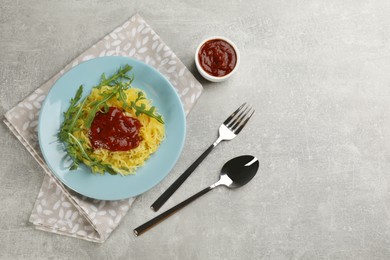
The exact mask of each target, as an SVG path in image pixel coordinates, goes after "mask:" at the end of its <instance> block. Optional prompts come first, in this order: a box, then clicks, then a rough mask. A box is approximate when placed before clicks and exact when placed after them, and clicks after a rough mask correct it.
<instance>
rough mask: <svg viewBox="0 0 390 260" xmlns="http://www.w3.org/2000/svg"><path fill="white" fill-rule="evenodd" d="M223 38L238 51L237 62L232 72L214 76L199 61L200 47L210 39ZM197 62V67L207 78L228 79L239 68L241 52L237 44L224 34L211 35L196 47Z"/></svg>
mask: <svg viewBox="0 0 390 260" xmlns="http://www.w3.org/2000/svg"><path fill="white" fill-rule="evenodd" d="M218 39H219V40H223V41H225V42H227V43H228V44H230V45H231V46H232V47H233V49H234V51H235V53H236V59H237V60H236V64H235V65H234V68H233V70H232V71H231V72H229V73H228V74H226V75H224V76H222V77H218V76H213V75H210V74H209V73H208V72H206V71H205V70H204V69H203V68H202V66H201V65H200V63H199V55H198V54H199V50H200V48H201V47H202V46H203V45H204V44H205V43H206V42H208V41H210V40H218ZM195 64H196V67H197V69H198V70H199V72H200V74H201V75H202V76H203V77H205V78H206V79H210V80H212V81H223V80H224V79H227V78H229V77H230V76H232V75H233V74H234V73H235V72H236V71H237V69H238V67H239V65H240V52H239V51H238V48H237V46H236V45H235V44H234V42H232V41H231V40H230V39H228V38H226V37H224V36H211V37H207V38H206V39H204V40H203V41H202V42H201V43H200V44H199V45H198V47H197V48H196V51H195Z"/></svg>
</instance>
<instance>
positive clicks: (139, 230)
mask: <svg viewBox="0 0 390 260" xmlns="http://www.w3.org/2000/svg"><path fill="white" fill-rule="evenodd" d="M215 187H216V186H215V185H211V186H210V187H207V188H205V189H203V190H202V191H200V192H198V193H196V194H195V195H192V196H191V197H189V198H188V199H186V200H184V201H182V202H180V203H179V204H177V205H176V206H174V207H172V208H170V209H168V210H167V211H165V212H164V213H161V214H160V215H158V216H157V217H155V218H153V219H151V220H149V221H148V222H146V223H145V224H143V225H141V226H139V227H137V228H136V229H134V234H135V235H136V236H139V235H142V234H143V233H144V232H146V231H147V230H149V229H150V228H152V227H154V226H155V225H157V224H159V223H160V222H162V221H163V220H165V219H167V218H168V217H170V216H171V215H173V214H174V213H176V212H177V211H179V210H180V209H182V208H184V207H185V206H187V205H188V204H190V203H191V202H192V201H194V200H196V199H197V198H199V197H200V196H202V195H204V194H206V193H207V192H209V191H211V190H212V189H214V188H215Z"/></svg>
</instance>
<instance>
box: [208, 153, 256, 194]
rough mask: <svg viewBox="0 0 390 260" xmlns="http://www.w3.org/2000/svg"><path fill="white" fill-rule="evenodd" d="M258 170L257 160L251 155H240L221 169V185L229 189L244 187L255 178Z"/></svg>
mask: <svg viewBox="0 0 390 260" xmlns="http://www.w3.org/2000/svg"><path fill="white" fill-rule="evenodd" d="M258 169H259V160H257V158H256V157H254V156H252V155H242V156H239V157H236V158H233V159H231V160H229V161H228V162H226V163H225V165H224V166H223V167H222V170H221V174H220V176H221V177H220V181H221V185H224V186H226V187H228V188H230V189H235V188H239V187H241V186H244V185H245V184H247V183H248V182H249V181H250V180H252V178H253V177H255V175H256V173H257V170H258ZM217 183H218V182H217ZM217 183H216V184H217ZM217 186H218V185H217Z"/></svg>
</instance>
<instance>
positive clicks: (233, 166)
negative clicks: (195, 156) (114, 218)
mask: <svg viewBox="0 0 390 260" xmlns="http://www.w3.org/2000/svg"><path fill="white" fill-rule="evenodd" d="M258 169H259V160H258V159H257V158H256V157H254V156H252V155H242V156H238V157H235V158H233V159H231V160H229V161H228V162H226V163H225V164H224V166H223V167H222V170H221V173H220V178H219V181H217V182H216V183H214V184H213V185H211V186H209V187H207V188H205V189H203V190H201V191H200V192H198V193H196V194H195V195H192V196H191V197H189V198H188V199H186V200H184V201H182V202H181V203H179V204H177V205H176V206H174V207H172V208H171V209H169V210H167V211H165V212H164V213H161V214H160V215H158V216H157V217H155V218H153V219H151V220H149V221H148V222H146V223H145V224H143V225H141V226H139V227H137V228H136V229H134V234H135V235H136V236H139V235H141V234H143V233H144V232H146V231H147V230H149V229H150V228H152V227H154V226H155V225H157V224H158V223H160V222H162V221H163V220H165V219H167V218H168V217H169V216H171V215H173V214H174V213H176V212H177V211H179V210H180V209H182V208H184V207H185V206H187V205H188V204H190V203H191V202H192V201H194V200H195V199H197V198H199V197H200V196H202V195H204V194H206V193H207V192H209V191H211V190H212V189H214V188H215V187H218V186H225V187H228V188H229V189H235V188H239V187H241V186H244V185H245V184H247V183H248V182H249V181H250V180H252V179H253V177H255V175H256V173H257V170H258Z"/></svg>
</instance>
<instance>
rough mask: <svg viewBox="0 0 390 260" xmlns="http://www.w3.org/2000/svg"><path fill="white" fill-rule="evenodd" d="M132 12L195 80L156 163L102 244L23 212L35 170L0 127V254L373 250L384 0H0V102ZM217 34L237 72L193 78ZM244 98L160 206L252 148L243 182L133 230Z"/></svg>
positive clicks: (378, 239) (387, 128) (291, 255)
mask: <svg viewBox="0 0 390 260" xmlns="http://www.w3.org/2000/svg"><path fill="white" fill-rule="evenodd" d="M135 13H139V14H140V15H142V17H143V18H144V19H145V20H146V21H147V22H148V23H149V25H150V26H151V27H152V28H153V29H154V30H155V31H156V32H157V33H158V34H159V36H160V37H161V38H162V39H163V40H164V41H165V42H166V43H167V45H169V46H170V47H171V49H172V50H173V51H174V52H175V53H176V54H177V56H178V57H179V58H180V59H181V60H182V61H183V63H184V64H185V65H186V66H187V67H188V68H189V69H190V70H191V71H192V72H193V74H194V75H195V77H196V78H197V79H198V80H199V81H200V82H201V83H202V85H203V87H204V91H203V94H202V95H201V97H200V99H199V101H198V102H197V104H196V105H195V107H194V109H193V110H192V111H191V112H190V114H189V116H188V117H187V136H186V143H185V146H184V150H183V153H182V154H181V157H180V159H179V161H178V163H177V164H176V166H175V167H174V169H173V170H172V172H171V173H170V174H169V175H168V176H167V177H166V178H165V179H164V180H163V181H162V182H161V183H160V184H158V185H157V186H156V187H154V188H153V189H151V190H150V191H148V192H146V193H145V194H143V195H142V196H140V197H138V198H137V199H136V201H135V202H134V204H133V206H132V207H131V209H130V211H129V212H128V214H127V215H126V217H125V218H124V220H123V221H122V223H121V224H120V226H119V227H118V228H117V229H116V230H115V231H114V232H113V233H112V235H111V237H110V238H109V239H108V240H107V241H106V242H105V243H103V244H96V243H92V242H88V241H84V240H79V239H75V238H69V237H65V236H61V235H56V234H52V233H47V232H42V231H38V230H35V229H34V227H33V226H32V225H31V224H30V223H29V222H28V219H29V216H30V213H31V210H32V208H33V206H34V202H35V200H36V197H37V194H38V191H39V189H40V185H41V183H42V180H43V177H44V175H43V172H42V169H41V168H40V166H39V165H38V164H37V163H36V162H35V160H34V159H33V158H32V157H31V156H30V154H29V153H28V152H27V151H26V149H25V148H24V147H23V146H22V144H21V143H20V142H19V141H18V140H17V139H16V138H15V137H14V135H12V134H11V132H10V131H9V130H8V128H7V127H6V126H5V125H4V124H1V126H0V138H1V141H0V143H1V148H0V165H1V168H0V169H1V171H0V219H1V221H0V259H90V258H91V259H389V258H390V249H389V248H390V188H389V183H390V116H389V114H390V109H389V107H390V73H389V70H390V16H389V13H390V2H389V1H384V0H383V1H356V0H353V1H352V0H351V1H349V0H348V1H263V0H261V1H256V0H250V1H249V0H248V1H223V0H214V1H171V0H169V1H97V0H88V1H76V0H71V1H58V0H56V1H44V0H36V1H25V0H22V1H8V0H5V1H1V3H0V35H1V37H0V49H1V50H2V51H1V53H0V87H1V95H0V97H1V102H0V103H1V107H0V112H1V114H5V112H6V111H8V110H9V109H10V108H12V107H13V106H15V105H16V104H17V103H18V102H19V101H20V100H22V99H23V98H24V97H26V96H27V95H28V94H30V93H31V92H32V91H33V90H35V89H36V88H37V87H39V86H40V85H41V84H43V83H44V82H45V81H46V80H48V79H49V78H50V77H51V76H53V75H54V74H56V73H57V72H58V71H59V70H61V69H62V67H63V66H64V65H66V64H67V63H69V62H70V61H71V60H72V59H73V58H75V57H76V56H77V55H79V54H80V53H81V52H82V51H83V50H85V49H87V48H88V47H90V46H91V45H92V44H94V43H95V42H96V41H98V40H99V39H101V38H102V37H104V35H106V34H107V33H109V32H110V31H111V30H112V29H113V28H115V27H116V26H118V25H120V24H122V23H123V22H124V21H125V20H126V19H128V18H129V17H131V16H132V15H134V14H135ZM213 35H222V36H225V37H228V38H230V39H231V40H233V41H234V42H235V43H236V45H237V46H238V48H239V49H240V53H241V65H240V69H239V71H238V73H237V74H236V75H234V77H232V78H231V79H229V80H228V81H226V82H223V83H209V82H206V81H205V80H203V79H202V78H201V77H200V75H199V74H198V73H197V71H196V69H195V65H194V59H193V56H194V51H195V48H196V46H197V44H198V43H199V42H200V41H201V40H203V39H204V38H206V37H208V36H213ZM244 101H246V102H249V103H250V104H252V105H253V106H254V108H255V109H256V113H255V116H254V117H253V118H252V119H251V121H250V122H249V124H248V126H247V127H246V128H245V129H244V130H243V131H242V133H240V135H239V136H238V137H237V138H236V139H234V140H233V141H231V142H224V143H222V144H221V145H220V146H218V147H217V148H216V149H215V150H214V151H213V152H212V153H211V154H210V156H209V157H208V158H207V159H206V160H205V161H204V162H203V163H202V164H201V165H200V166H199V168H198V169H197V170H196V172H195V174H193V175H192V176H191V177H190V178H189V179H188V180H187V182H186V183H185V184H184V185H185V186H183V187H182V188H180V190H179V191H178V192H177V193H176V194H175V195H174V196H173V197H172V198H171V200H170V201H169V202H168V203H167V205H165V206H164V209H167V208H168V207H170V206H173V205H175V204H177V203H179V202H180V201H181V200H183V199H185V198H187V197H188V196H190V195H192V194H193V193H195V192H197V191H199V190H200V189H202V188H204V187H206V186H208V185H210V184H212V183H214V182H215V181H216V180H217V178H218V173H219V170H220V168H221V167H222V165H223V164H224V162H225V161H227V160H229V159H230V158H232V157H234V156H237V155H241V154H253V155H255V156H257V157H258V158H259V159H260V169H259V173H258V175H257V176H256V177H255V179H254V180H253V181H252V182H251V183H249V184H248V185H247V186H245V187H243V188H241V189H238V190H234V191H230V190H228V189H224V188H218V189H216V190H214V191H213V192H210V193H209V194H207V195H206V196H204V197H202V198H201V199H199V200H198V201H196V202H194V203H193V204H191V205H190V206H188V207H187V208H185V209H183V210H182V211H180V212H179V213H177V214H175V215H173V216H172V217H170V218H169V219H168V220H166V221H165V222H163V223H161V224H160V225H158V226H157V227H155V228H153V229H152V230H150V231H149V232H147V233H145V234H144V235H142V236H140V237H138V238H136V237H134V236H133V234H132V229H133V228H135V227H136V226H138V225H140V224H142V223H144V222H145V221H146V220H149V219H150V218H152V217H154V216H155V215H156V213H154V212H152V211H151V210H150V209H149V206H150V204H151V203H152V202H153V201H154V200H155V199H156V198H157V197H158V195H160V194H161V193H162V192H163V191H164V190H165V189H166V188H167V187H168V186H169V185H170V184H171V183H172V182H173V180H175V179H176V178H177V177H178V176H179V175H180V173H181V172H182V171H183V170H185V169H186V167H188V166H189V165H190V164H191V163H192V161H193V160H194V159H195V156H196V155H200V154H201V153H202V152H203V150H204V149H206V148H207V147H208V146H209V145H210V144H211V143H212V142H213V141H214V139H215V138H216V137H217V129H218V126H219V125H220V123H221V122H222V121H223V120H224V119H225V118H226V116H227V115H228V114H230V113H231V112H232V111H233V110H234V109H235V108H236V107H237V106H238V105H240V104H241V103H242V102H244Z"/></svg>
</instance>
